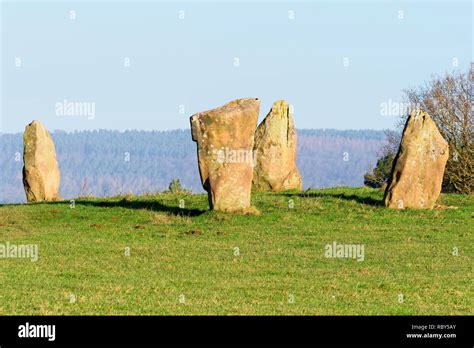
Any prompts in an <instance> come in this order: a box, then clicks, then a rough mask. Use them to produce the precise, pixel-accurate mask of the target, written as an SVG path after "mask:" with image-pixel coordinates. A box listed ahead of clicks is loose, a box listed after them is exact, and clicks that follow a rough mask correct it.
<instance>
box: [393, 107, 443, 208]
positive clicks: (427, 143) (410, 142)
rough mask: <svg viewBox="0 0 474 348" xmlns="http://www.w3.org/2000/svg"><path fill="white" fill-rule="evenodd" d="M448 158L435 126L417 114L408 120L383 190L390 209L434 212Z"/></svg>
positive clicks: (425, 114) (426, 115)
mask: <svg viewBox="0 0 474 348" xmlns="http://www.w3.org/2000/svg"><path fill="white" fill-rule="evenodd" d="M448 156H449V147H448V143H447V142H446V140H444V139H443V137H442V135H441V133H440V132H439V130H438V128H437V127H436V124H435V122H434V121H433V120H432V119H431V117H430V116H429V115H428V114H427V113H426V112H422V111H420V110H415V111H413V112H412V113H411V114H410V116H409V117H408V119H407V122H406V124H405V128H404V130H403V134H402V140H401V142H400V148H399V149H398V154H397V156H396V157H395V159H394V161H393V168H392V174H391V176H390V177H389V181H388V184H387V188H386V190H385V197H384V201H385V205H386V206H387V207H389V208H398V209H403V208H429V209H431V208H433V207H434V205H435V203H436V200H437V199H438V196H439V194H440V192H441V185H442V183H443V175H444V168H445V166H446V161H447V160H448Z"/></svg>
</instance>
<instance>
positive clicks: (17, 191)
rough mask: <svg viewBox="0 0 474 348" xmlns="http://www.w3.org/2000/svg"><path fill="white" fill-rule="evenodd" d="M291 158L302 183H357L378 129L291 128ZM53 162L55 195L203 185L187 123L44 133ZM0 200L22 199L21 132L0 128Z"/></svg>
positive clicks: (372, 159) (370, 160)
mask: <svg viewBox="0 0 474 348" xmlns="http://www.w3.org/2000/svg"><path fill="white" fill-rule="evenodd" d="M297 132H298V149H297V161H298V166H299V168H300V171H301V175H302V179H303V186H304V188H310V187H312V188H319V187H330V186H338V185H347V186H361V185H363V182H364V179H363V178H364V173H365V172H367V170H368V169H369V168H371V167H373V166H374V165H375V163H376V161H377V155H378V154H379V149H380V148H381V147H382V146H383V144H384V142H385V136H384V133H383V131H373V130H345V131H339V130H332V129H331V130H322V129H311V130H298V131H297ZM52 137H53V139H54V142H55V145H56V152H57V156H58V162H59V167H60V170H61V195H62V196H63V197H64V198H72V197H78V196H85V195H93V196H112V195H117V194H125V193H133V194H142V193H146V192H160V191H164V190H166V189H167V188H168V185H169V183H170V182H171V181H172V180H173V179H175V178H179V179H180V181H181V183H182V185H183V186H184V187H185V188H188V189H190V190H192V191H193V192H203V190H202V187H201V183H200V178H199V171H198V166H197V154H196V144H195V143H194V142H193V141H192V140H191V136H190V131H189V130H173V131H125V132H118V131H110V130H98V131H78V132H72V133H67V132H64V131H56V132H54V133H52ZM0 146H1V149H2V151H1V152H0V168H1V170H0V203H14V202H24V201H25V194H24V191H23V184H22V173H21V171H22V167H23V159H22V155H23V138H22V134H20V133H19V134H1V135H0Z"/></svg>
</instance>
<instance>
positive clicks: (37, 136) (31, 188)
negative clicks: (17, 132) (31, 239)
mask: <svg viewBox="0 0 474 348" xmlns="http://www.w3.org/2000/svg"><path fill="white" fill-rule="evenodd" d="M23 142H24V148H23V162H24V167H23V186H24V188H25V193H26V199H27V201H28V202H41V201H55V200H58V199H60V197H59V182H60V179H61V178H60V173H59V168H58V162H57V161H56V149H55V147H54V143H53V140H52V139H51V136H50V134H49V133H48V131H47V130H46V128H45V127H44V126H43V125H42V124H41V123H40V122H38V121H33V122H31V123H30V124H29V125H27V126H26V128H25V133H24V135H23Z"/></svg>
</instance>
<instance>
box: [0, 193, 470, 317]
mask: <svg viewBox="0 0 474 348" xmlns="http://www.w3.org/2000/svg"><path fill="white" fill-rule="evenodd" d="M381 198H382V194H381V192H379V191H376V190H371V189H367V188H334V189H325V190H313V191H310V192H306V193H305V194H303V195H299V194H292V193H284V194H256V195H253V197H252V200H253V204H254V205H255V206H256V207H257V208H258V209H259V210H260V212H261V214H260V215H247V216H244V215H229V214H223V213H216V212H209V211H207V197H206V196H205V195H189V196H185V195H172V194H159V195H147V196H133V197H132V196H130V197H126V196H122V197H116V198H113V199H89V198H87V199H78V200H77V201H76V202H75V208H71V207H70V204H69V202H59V203H49V204H33V205H4V206H0V243H5V242H6V241H9V242H10V243H15V244H31V243H36V244H38V245H39V259H38V261H37V262H31V261H30V260H29V259H0V282H1V284H2V290H1V291H0V314H2V315H5V314H7V315H12V314H44V315H46V314H80V315H82V314H147V315H148V314H157V315H161V314H177V315H181V314H237V315H241V314H249V315H251V314H258V315H260V314H264V315H267V314H268V315H274V314H291V315H293V314H303V315H323V314H328V315H350V314H356V315H368V314H374V315H382V314H407V315H412V314H415V315H417V314H426V315H434V314H471V315H472V314H473V308H474V306H473V303H472V298H473V288H472V256H473V239H472V231H473V228H472V226H473V208H474V198H473V197H472V196H459V195H442V197H441V201H440V203H441V204H442V205H443V206H442V207H441V208H438V209H435V210H427V211H421V210H404V211H397V210H388V209H385V208H384V207H383V206H381V205H380V201H381ZM180 199H183V201H184V203H185V208H183V209H181V208H179V200H180ZM290 200H292V201H290ZM456 207H457V208H456ZM334 241H335V242H337V243H338V244H363V245H364V250H365V257H364V261H357V260H356V259H348V258H327V257H325V245H326V244H332V243H333V242H334ZM455 247H456V248H458V251H459V256H454V255H453V248H455ZM126 248H130V249H126ZM236 248H238V249H236ZM127 250H129V251H130V255H129V256H126V255H125V254H126V251H127ZM400 295H403V298H402V297H401V296H400Z"/></svg>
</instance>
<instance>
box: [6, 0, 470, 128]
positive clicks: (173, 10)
mask: <svg viewBox="0 0 474 348" xmlns="http://www.w3.org/2000/svg"><path fill="white" fill-rule="evenodd" d="M1 5H2V7H1V24H2V25H1V67H2V69H1V73H2V75H1V82H2V84H1V115H0V120H1V122H0V132H4V133H11V132H20V131H23V129H24V127H25V125H26V124H27V123H29V122H30V121H31V120H33V119H39V120H41V121H43V123H45V125H46V126H47V127H48V128H49V129H50V130H56V129H62V130H67V131H72V130H81V129H101V128H102V129H118V130H125V129H144V130H166V129H175V128H189V116H191V115H192V114H194V113H196V112H200V111H204V110H207V109H211V108H214V107H218V106H220V105H222V104H224V103H226V102H228V101H230V100H233V99H237V98H243V97H258V98H260V99H261V102H262V104H261V110H260V119H262V118H263V117H264V116H265V115H266V113H267V112H268V110H269V109H270V107H271V104H272V103H273V102H274V101H276V100H279V99H285V100H287V101H288V102H289V103H290V104H291V105H293V108H294V114H293V117H294V120H295V124H296V127H297V128H336V129H385V128H392V127H393V126H394V124H395V121H396V117H395V116H384V115H381V112H380V110H381V103H384V102H385V103H386V102H388V101H389V100H391V101H393V102H400V101H402V90H403V89H404V88H407V87H413V86H417V85H420V84H423V83H424V81H426V80H428V79H429V78H430V76H431V75H432V74H444V73H445V72H453V71H457V70H460V71H467V69H468V68H469V64H470V62H471V61H472V55H473V48H472V33H473V27H472V17H473V10H472V2H471V1H459V2H456V1H302V2H294V1H291V2H289V1H278V2H275V1H245V2H229V1H193V2H179V1H178V2H165V1H147V2H127V1H121V2H117V1H101V2H95V1H87V2H42V1H36V2H9V1H2V4H1ZM71 11H74V12H73V13H72V12H71ZM181 11H183V12H181ZM400 11H402V12H400ZM73 14H75V18H74V19H73V18H71V17H74V15H73ZM183 16H184V18H183ZM400 17H402V18H400ZM127 62H129V66H126V63H127ZM237 63H238V64H237ZM344 63H346V64H344ZM347 63H348V64H347ZM456 63H457V64H456ZM236 64H237V65H238V66H236ZM64 100H67V101H69V102H81V103H89V105H92V104H93V105H94V107H95V109H94V111H95V113H94V116H93V117H85V116H84V115H71V116H68V115H66V116H64V115H59V114H58V113H57V110H56V107H57V104H58V103H63V102H64Z"/></svg>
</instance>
